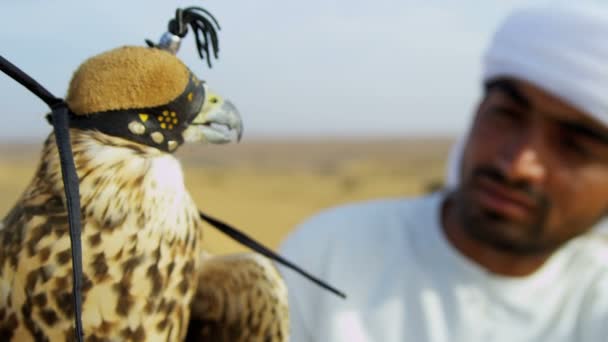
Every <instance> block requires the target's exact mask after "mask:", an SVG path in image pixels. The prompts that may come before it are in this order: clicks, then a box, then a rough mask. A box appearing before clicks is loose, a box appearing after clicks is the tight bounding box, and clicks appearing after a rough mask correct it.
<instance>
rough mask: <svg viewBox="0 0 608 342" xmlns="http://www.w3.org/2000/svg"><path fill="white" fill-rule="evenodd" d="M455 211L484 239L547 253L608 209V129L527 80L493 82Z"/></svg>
mask: <svg viewBox="0 0 608 342" xmlns="http://www.w3.org/2000/svg"><path fill="white" fill-rule="evenodd" d="M461 177H462V179H461V187H460V189H459V190H458V191H457V192H456V194H455V196H456V201H455V203H457V204H456V208H457V212H458V216H459V219H460V222H461V224H462V225H463V228H464V229H465V231H467V232H468V233H469V235H471V236H472V237H473V238H475V239H476V240H478V241H482V242H484V243H487V244H490V245H492V246H494V247H495V248H498V249H500V250H505V251H509V252H514V253H519V254H535V253H546V252H550V251H552V250H554V249H555V248H557V247H559V246H560V245H561V244H562V243H564V242H566V241H567V240H569V239H571V238H572V237H575V236H577V235H580V234H582V233H584V232H586V231H588V230H589V229H590V227H591V225H593V224H594V223H595V222H597V221H598V220H599V219H600V218H601V217H602V216H603V215H604V214H605V213H608V128H606V127H604V126H602V125H600V124H599V123H597V122H595V121H593V120H592V119H591V118H590V117H589V116H588V115H586V114H584V113H582V112H580V111H578V110H576V109H575V108H573V107H571V106H569V105H567V104H565V103H563V102H562V101H560V100H559V99H557V98H555V97H553V96H551V95H549V94H548V93H546V92H545V91H543V90H541V89H539V88H538V87H535V86H533V85H531V84H529V83H526V82H523V81H517V80H514V79H501V80H497V81H495V82H492V83H491V85H490V86H489V87H488V90H487V93H486V96H485V98H484V100H483V102H482V103H481V104H480V106H479V109H478V112H477V114H476V117H475V121H474V124H473V127H472V130H471V133H470V136H469V140H468V143H467V147H466V149H465V153H464V156H463V160H462V176H461Z"/></svg>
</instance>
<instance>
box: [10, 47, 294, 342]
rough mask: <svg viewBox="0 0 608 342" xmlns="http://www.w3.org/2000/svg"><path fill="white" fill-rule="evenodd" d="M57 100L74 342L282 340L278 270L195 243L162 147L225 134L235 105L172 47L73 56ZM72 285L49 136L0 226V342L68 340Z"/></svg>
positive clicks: (170, 159)
mask: <svg viewBox="0 0 608 342" xmlns="http://www.w3.org/2000/svg"><path fill="white" fill-rule="evenodd" d="M66 102H67V104H68V106H69V108H70V111H71V114H70V115H71V117H70V134H71V137H72V151H73V158H74V162H75V166H76V171H77V175H78V180H79V189H80V204H81V206H80V212H81V217H82V235H81V241H82V247H83V248H82V265H83V286H82V289H81V291H82V322H83V328H84V333H85V339H86V341H181V340H184V339H185V338H186V336H188V339H190V340H201V339H205V340H210V341H257V340H260V341H285V340H287V339H288V329H289V326H288V316H287V299H286V297H287V296H286V292H287V290H286V288H285V285H284V284H283V282H282V280H281V278H280V275H279V274H278V272H277V271H276V269H275V268H274V266H273V265H272V264H271V263H270V262H269V261H268V260H266V259H265V258H263V257H261V256H259V255H255V254H247V255H234V256H210V255H208V254H206V253H205V252H204V251H203V249H202V238H203V222H202V221H201V217H200V215H199V211H198V209H197V206H196V204H195V203H194V201H193V200H192V198H191V196H190V194H189V193H188V190H187V189H186V186H185V184H184V178H183V173H182V169H181V166H180V163H179V161H178V160H177V159H176V157H175V156H174V155H173V152H175V150H177V149H178V147H179V146H180V145H182V144H184V143H197V142H199V143H200V142H203V143H207V144H216V143H227V142H232V141H235V140H239V139H240V137H241V134H242V121H241V118H240V116H239V114H238V111H237V110H236V108H235V107H234V106H233V105H232V104H231V103H230V102H229V101H227V100H224V99H223V98H221V97H220V96H219V95H217V94H215V93H213V91H211V90H210V89H209V88H208V86H207V84H206V83H205V82H203V81H201V80H199V79H198V78H197V76H195V75H194V74H193V73H192V72H191V71H190V70H189V69H188V68H187V67H186V66H185V65H184V64H183V63H182V62H181V61H180V60H179V59H178V58H177V57H175V55H174V54H172V53H170V52H167V51H165V50H162V49H158V48H154V47H133V46H127V47H121V48H117V49H114V50H110V51H107V52H104V53H101V54H99V55H97V56H94V57H92V58H90V59H89V60H87V61H85V62H84V63H83V64H82V65H81V66H80V67H79V68H78V70H76V72H75V73H74V75H73V77H72V80H71V82H70V86H69V89H68V94H67V97H66ZM72 285H73V284H72V264H71V249H70V236H69V228H68V220H67V211H66V199H65V193H64V185H63V181H62V176H61V165H60V159H59V157H58V151H57V144H56V142H55V139H54V134H53V133H51V134H50V135H49V137H48V138H47V139H46V142H45V143H44V147H43V149H42V154H41V160H40V163H39V165H38V167H37V170H36V172H35V175H34V177H33V179H32V181H31V182H30V184H29V185H28V186H27V187H26V189H25V191H24V192H23V195H22V196H21V197H20V198H19V199H18V201H17V203H16V204H15V206H14V207H13V208H12V210H11V211H10V212H9V213H8V215H7V216H6V217H5V218H4V219H3V220H2V222H1V223H0V339H1V340H3V341H64V340H68V341H71V340H73V339H74V336H75V333H74V318H75V317H74V316H75V315H74V309H73V303H72ZM191 322H193V323H192V325H191V326H190V328H189V325H190V323H191Z"/></svg>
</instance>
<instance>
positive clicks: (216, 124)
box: [183, 88, 243, 144]
mask: <svg viewBox="0 0 608 342" xmlns="http://www.w3.org/2000/svg"><path fill="white" fill-rule="evenodd" d="M206 90H207V91H206V96H205V103H204V104H203V107H202V109H201V111H200V113H199V114H198V115H197V116H196V118H194V120H193V121H192V123H191V124H190V126H188V128H187V129H186V130H185V131H184V133H183V135H184V140H185V141H189V142H193V141H202V142H207V143H211V144H226V143H229V142H232V141H235V140H236V141H237V142H238V141H240V140H241V137H242V136H243V121H242V119H241V115H240V114H239V111H238V109H237V108H236V106H235V105H234V104H232V102H230V101H229V100H225V99H223V98H222V97H221V96H219V95H218V94H217V93H215V92H214V91H212V90H211V89H208V88H207V89H206Z"/></svg>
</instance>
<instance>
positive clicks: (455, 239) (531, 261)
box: [441, 195, 551, 277]
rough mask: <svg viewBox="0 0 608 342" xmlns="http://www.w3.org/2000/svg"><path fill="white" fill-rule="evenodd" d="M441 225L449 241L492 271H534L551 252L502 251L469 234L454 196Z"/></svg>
mask: <svg viewBox="0 0 608 342" xmlns="http://www.w3.org/2000/svg"><path fill="white" fill-rule="evenodd" d="M441 223H442V224H441V227H442V229H443V232H444V234H445V236H446V237H447V240H448V242H449V243H450V244H451V245H452V246H454V247H455V248H456V249H457V250H458V251H460V253H462V254H463V255H464V256H466V257H467V258H469V259H471V260H473V261H474V262H476V263H477V264H479V265H480V266H482V267H483V268H485V269H487V270H488V271H490V272H492V273H495V274H499V275H503V276H510V277H524V276H528V275H531V274H532V273H534V272H535V271H537V270H538V269H540V268H541V267H542V266H543V264H544V263H545V262H546V261H547V259H549V257H550V256H551V253H545V254H536V255H521V254H515V253H509V252H506V251H501V250H498V249H496V248H495V247H493V246H491V245H489V244H485V243H483V242H482V241H479V240H477V239H475V238H473V237H472V236H470V234H468V233H467V232H466V231H465V230H464V227H462V223H461V222H460V220H459V219H458V213H457V210H456V207H455V205H454V203H453V199H451V198H450V196H449V195H448V197H446V199H445V200H444V202H443V204H442V208H441Z"/></svg>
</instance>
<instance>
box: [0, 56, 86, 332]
mask: <svg viewBox="0 0 608 342" xmlns="http://www.w3.org/2000/svg"><path fill="white" fill-rule="evenodd" d="M0 70H1V71H2V72H4V73H5V74H7V75H9V76H10V77H11V78H12V79H14V80H15V81H17V82H19V83H20V84H21V85H23V86H24V87H25V88H27V89H28V90H29V91H31V92H32V93H34V94H35V95H36V96H38V97H39V98H40V99H41V100H42V101H44V102H45V103H46V104H47V105H48V106H49V107H50V108H51V110H52V114H51V115H52V118H53V120H52V121H53V127H54V129H55V139H56V141H57V149H58V151H59V159H60V163H61V174H62V176H63V184H64V189H65V196H66V202H67V203H66V205H67V210H68V224H69V227H70V243H71V250H72V271H73V272H72V276H73V286H72V299H73V302H74V323H75V325H76V326H75V334H76V341H78V342H82V341H83V339H84V330H83V328H82V319H81V316H82V297H81V290H82V244H81V241H80V231H81V228H80V227H81V217H80V194H79V186H78V185H79V184H78V176H77V174H76V167H75V165H74V159H73V157H72V144H71V143H70V130H69V128H68V124H69V122H70V119H69V115H68V114H69V109H68V106H67V104H66V103H65V101H63V100H62V99H60V98H57V97H55V96H53V94H51V93H50V92H49V91H48V90H46V89H45V88H44V87H43V86H42V85H40V84H39V83H38V82H36V81H35V80H34V79H33V78H31V77H29V76H28V75H27V74H26V73H24V72H23V71H21V70H20V69H19V68H17V67H16V66H15V65H13V64H12V63H11V62H9V61H7V60H6V59H4V58H3V57H2V56H0Z"/></svg>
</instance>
